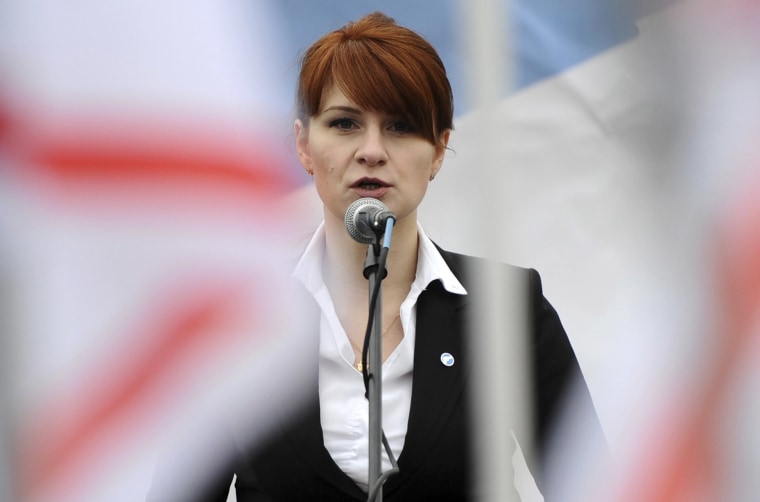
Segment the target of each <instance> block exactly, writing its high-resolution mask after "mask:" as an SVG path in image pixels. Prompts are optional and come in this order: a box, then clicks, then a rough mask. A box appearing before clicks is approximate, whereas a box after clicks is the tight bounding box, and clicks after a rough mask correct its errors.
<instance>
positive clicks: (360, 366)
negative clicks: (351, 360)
mask: <svg viewBox="0 0 760 502" xmlns="http://www.w3.org/2000/svg"><path fill="white" fill-rule="evenodd" d="M362 368H363V366H362V362H361V361H359V362H358V363H356V369H357V370H359V373H361V371H362Z"/></svg>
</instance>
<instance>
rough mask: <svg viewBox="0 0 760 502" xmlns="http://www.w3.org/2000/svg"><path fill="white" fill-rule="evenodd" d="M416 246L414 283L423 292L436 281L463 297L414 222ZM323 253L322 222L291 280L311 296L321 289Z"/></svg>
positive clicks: (462, 291) (459, 286)
mask: <svg viewBox="0 0 760 502" xmlns="http://www.w3.org/2000/svg"><path fill="white" fill-rule="evenodd" d="M417 232H418V235H419V246H418V250H417V272H416V275H415V279H414V283H415V284H416V285H417V286H419V287H420V289H424V288H425V287H427V285H428V284H430V283H431V282H433V281H436V280H440V281H441V284H442V285H443V287H444V289H446V291H448V292H449V293H454V294H458V295H466V294H467V290H466V289H465V288H464V286H462V283H461V282H459V279H457V277H456V276H455V275H454V273H453V272H452V271H451V269H450V268H449V266H448V265H447V264H446V261H444V259H443V257H442V256H441V253H440V252H439V251H438V248H436V247H435V244H433V241H431V240H430V238H429V237H428V236H427V235H426V234H425V231H424V230H423V229H422V225H420V224H419V222H418V223H417ZM324 252H325V223H324V221H323V222H322V223H320V225H319V227H317V230H316V231H315V232H314V236H313V237H312V238H311V241H310V242H309V244H308V245H307V246H306V250H305V251H304V252H303V255H301V259H300V260H299V261H298V264H297V265H296V268H295V269H294V270H293V274H292V275H293V277H294V278H296V279H298V280H299V281H300V282H301V283H302V284H303V285H304V286H305V287H306V289H307V290H308V291H309V292H310V293H311V294H316V292H317V291H319V290H320V289H321V288H322V287H324V278H323V276H322V262H323V257H324Z"/></svg>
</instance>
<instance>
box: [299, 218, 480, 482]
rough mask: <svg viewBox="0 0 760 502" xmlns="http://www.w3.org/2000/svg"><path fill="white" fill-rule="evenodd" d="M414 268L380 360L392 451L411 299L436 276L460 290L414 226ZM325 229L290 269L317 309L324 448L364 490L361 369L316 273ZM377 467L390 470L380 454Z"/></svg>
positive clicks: (406, 364) (402, 406)
mask: <svg viewBox="0 0 760 502" xmlns="http://www.w3.org/2000/svg"><path fill="white" fill-rule="evenodd" d="M417 230H418V235H419V246H418V250H417V272H416V275H415V278H414V281H413V282H412V286H411V289H410V290H409V294H408V295H407V297H406V299H405V300H404V301H403V303H402V304H401V309H400V317H399V319H400V321H401V327H402V329H403V331H404V338H403V339H402V340H401V342H400V343H399V344H398V346H397V347H396V349H395V350H394V351H393V353H392V354H391V355H390V356H389V357H388V359H387V360H386V361H385V362H384V363H383V368H382V380H383V403H382V409H383V417H382V426H383V431H384V433H385V436H386V438H387V439H388V443H389V445H390V448H391V451H393V455H394V456H395V457H396V458H398V457H399V455H401V450H402V449H403V448H404V441H405V439H406V428H407V423H408V421H409V409H410V407H411V401H412V369H413V366H414V340H415V335H416V321H417V299H418V298H419V295H420V293H422V292H423V291H424V290H425V288H427V286H428V284H430V283H431V282H433V281H435V280H440V281H441V283H442V284H443V287H444V288H445V289H446V290H447V291H449V292H450V293H455V294H460V295H466V294H467V291H466V290H465V289H464V287H463V286H462V284H461V283H460V282H459V280H458V279H457V278H456V276H454V274H453V273H452V272H451V269H449V267H448V265H446V262H445V261H444V260H443V257H442V256H441V254H440V253H439V252H438V249H436V247H435V246H434V245H433V242H432V241H431V240H430V239H429V238H428V237H427V235H425V232H424V231H423V230H422V227H421V226H420V225H419V224H418V225H417ZM324 249H325V230H324V223H322V224H321V225H320V226H319V228H317V231H316V232H315V234H314V237H313V238H312V240H311V242H310V243H309V245H308V246H307V248H306V251H304V254H303V256H302V257H301V260H300V261H299V262H298V265H297V266H296V268H295V271H294V272H293V276H294V277H295V278H296V279H298V280H299V281H300V282H301V283H303V285H304V286H305V287H306V289H307V290H308V291H309V292H310V293H311V294H312V295H313V296H314V299H315V300H316V302H317V304H318V305H319V307H320V310H321V316H320V327H319V336H320V339H319V404H320V413H321V414H320V420H321V423H322V434H323V439H324V444H325V448H327V451H328V452H329V453H330V456H331V457H332V458H333V460H334V461H335V463H336V464H337V465H338V467H340V468H341V469H342V470H343V472H345V473H346V474H347V475H348V476H349V477H350V478H351V479H353V480H354V482H355V483H356V484H357V485H358V486H359V487H360V488H362V489H363V490H364V491H365V492H366V491H368V478H369V473H368V470H369V466H368V456H369V441H368V437H369V404H368V401H367V400H366V398H365V397H364V383H363V381H362V375H361V373H360V372H359V371H358V370H357V369H356V368H354V366H353V363H354V351H353V349H352V347H351V344H350V342H349V341H348V336H347V335H346V333H345V331H344V329H343V326H342V325H341V324H340V320H339V319H338V316H337V314H336V313H335V307H334V305H333V302H332V298H331V297H330V293H329V292H328V291H327V286H326V285H325V282H324V278H323V276H322V258H323V255H324ZM382 462H383V463H382V470H383V471H386V470H388V469H390V467H391V464H390V460H388V458H387V456H386V455H385V454H383V456H382Z"/></svg>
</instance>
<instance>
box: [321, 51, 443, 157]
mask: <svg viewBox="0 0 760 502" xmlns="http://www.w3.org/2000/svg"><path fill="white" fill-rule="evenodd" d="M410 65H411V66H410ZM330 73H331V77H332V80H333V82H334V83H335V85H337V86H338V88H339V89H340V90H341V92H343V94H345V95H346V96H347V97H348V98H349V99H350V100H351V101H353V102H354V103H356V104H357V105H359V106H360V107H362V108H365V109H367V110H373V111H378V112H383V113H386V114H389V115H397V116H399V117H401V118H403V119H404V120H405V121H407V122H408V123H409V124H410V125H411V126H412V127H413V128H414V130H416V131H418V132H419V133H420V134H422V135H423V136H424V137H425V139H427V140H428V141H430V142H432V143H435V142H436V138H438V136H439V134H440V133H441V131H439V130H438V128H437V127H436V121H435V117H434V110H435V108H436V107H435V103H434V102H433V99H432V98H431V95H432V94H433V92H432V91H431V89H430V85H429V79H428V78H425V77H424V76H422V75H424V74H425V73H426V72H425V69H424V68H423V67H422V66H421V65H419V64H417V62H416V61H413V60H412V61H410V60H409V58H406V59H405V60H403V61H402V60H401V59H399V58H398V57H396V56H394V55H393V54H392V53H391V52H390V51H388V50H387V48H386V47H383V46H382V45H380V44H376V43H372V42H371V41H366V42H365V43H356V42H354V43H351V42H349V43H347V44H345V45H343V46H342V47H340V48H338V50H336V52H335V57H334V59H333V62H332V67H331V72H330ZM415 76H417V77H416V78H414V77H415Z"/></svg>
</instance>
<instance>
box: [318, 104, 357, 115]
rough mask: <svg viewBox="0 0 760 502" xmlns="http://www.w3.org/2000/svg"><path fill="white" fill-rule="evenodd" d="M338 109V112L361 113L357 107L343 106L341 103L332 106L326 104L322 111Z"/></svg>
mask: <svg viewBox="0 0 760 502" xmlns="http://www.w3.org/2000/svg"><path fill="white" fill-rule="evenodd" d="M333 110H334V111H340V112H347V113H361V110H359V109H358V108H354V107H351V106H343V105H334V106H328V107H327V108H325V109H324V110H322V113H325V112H329V111H333Z"/></svg>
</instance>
